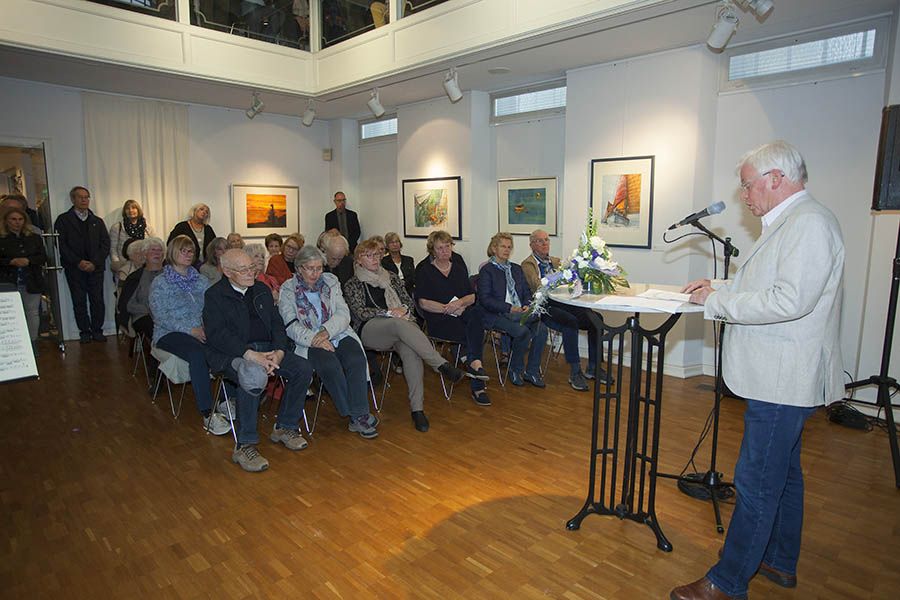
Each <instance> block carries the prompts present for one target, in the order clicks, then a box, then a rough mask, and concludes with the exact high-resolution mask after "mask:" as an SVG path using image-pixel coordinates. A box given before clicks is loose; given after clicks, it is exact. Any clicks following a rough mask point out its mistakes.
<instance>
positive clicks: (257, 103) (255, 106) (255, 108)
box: [244, 92, 266, 119]
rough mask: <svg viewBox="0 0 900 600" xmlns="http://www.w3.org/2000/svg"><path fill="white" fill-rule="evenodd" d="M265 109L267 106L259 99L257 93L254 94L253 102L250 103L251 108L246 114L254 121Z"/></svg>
mask: <svg viewBox="0 0 900 600" xmlns="http://www.w3.org/2000/svg"><path fill="white" fill-rule="evenodd" d="M265 107H266V105H265V104H263V101H262V100H260V99H259V94H258V93H257V92H253V101H252V102H251V103H250V108H248V109H247V110H246V111H244V114H245V115H247V118H248V119H252V118H253V117H255V116H256V115H258V114H259V113H261V112H262V111H263V109H264V108H265Z"/></svg>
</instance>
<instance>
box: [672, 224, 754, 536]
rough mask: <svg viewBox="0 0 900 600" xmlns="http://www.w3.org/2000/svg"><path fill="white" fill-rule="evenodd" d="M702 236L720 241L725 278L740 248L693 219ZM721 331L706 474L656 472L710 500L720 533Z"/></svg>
mask: <svg viewBox="0 0 900 600" xmlns="http://www.w3.org/2000/svg"><path fill="white" fill-rule="evenodd" d="M691 225H692V226H694V227H696V228H697V229H699V230H700V231H702V232H703V233H704V235H706V237H708V238H709V239H711V240H713V241H716V242H719V243H720V244H722V246H723V249H724V254H725V275H724V277H723V279H726V280H727V279H728V270H729V268H730V266H731V257H733V256H735V257H736V256H738V254H739V253H740V251H739V250H738V249H737V248H735V247H734V246H733V245H732V243H731V238H730V237H726V238H725V239H724V240H723V239H722V238H720V237H719V236H718V235H716V234H715V233H713V232H712V231H710V230H709V229H707V228H706V227H705V226H704V225H703V224H702V223H700V222H698V221H694V222H693V223H691ZM724 334H725V323H719V336H718V343H717V344H716V348H715V353H716V383H715V394H714V395H715V401H714V404H713V426H712V448H711V450H710V457H709V470H708V471H706V473H703V474H699V473H689V474H687V475H681V476H676V475H668V474H660V475H659V476H660V477H669V478H672V479H677V480H678V489H679V490H681V492H683V493H685V494H687V495H688V496H691V497H692V498H698V499H701V500H706V499H707V498H708V499H710V500H712V505H713V512H714V513H715V518H716V531H717V532H718V533H724V532H725V528H724V527H723V526H722V514H721V512H720V510H719V499H720V498H722V499H724V498H730V497H731V496H733V495H734V492H733V491H732V488H733V487H734V483H731V482H729V481H724V480H723V479H722V477H723V474H722V473H720V472H718V471H717V470H716V455H717V454H718V446H719V408H720V406H721V404H722V396H723V395H724V393H723V390H724V388H725V382H724V380H723V379H722V339H723V338H722V336H723V335H724Z"/></svg>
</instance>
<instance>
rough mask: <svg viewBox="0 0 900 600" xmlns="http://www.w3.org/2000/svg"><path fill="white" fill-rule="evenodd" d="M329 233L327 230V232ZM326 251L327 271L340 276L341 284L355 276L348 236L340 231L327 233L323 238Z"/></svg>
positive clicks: (324, 250)
mask: <svg viewBox="0 0 900 600" xmlns="http://www.w3.org/2000/svg"><path fill="white" fill-rule="evenodd" d="M326 233H327V232H326ZM322 245H323V246H324V249H323V252H324V253H325V272H326V273H331V274H332V275H334V276H335V277H337V278H338V281H340V282H341V285H344V284H346V283H347V281H349V280H350V278H351V277H353V258H352V257H351V256H350V254H349V253H350V244H349V243H347V238H345V237H344V236H342V235H341V234H339V233H332V234H327V235H325V237H323V238H322Z"/></svg>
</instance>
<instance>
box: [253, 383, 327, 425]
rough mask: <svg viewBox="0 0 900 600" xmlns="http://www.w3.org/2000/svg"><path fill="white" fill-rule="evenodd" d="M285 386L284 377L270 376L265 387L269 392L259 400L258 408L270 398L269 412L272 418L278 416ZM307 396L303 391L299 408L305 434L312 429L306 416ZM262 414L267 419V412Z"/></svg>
mask: <svg viewBox="0 0 900 600" xmlns="http://www.w3.org/2000/svg"><path fill="white" fill-rule="evenodd" d="M286 387H287V385H286V384H285V383H284V377H282V376H281V375H273V376H272V377H271V378H270V383H269V386H268V387H266V390H267V391H268V390H270V389H271V393H270V394H267V395H264V396H263V398H262V400H260V401H259V406H260V408H262V405H263V404H264V403H265V402H266V401H269V399H270V398H271V402H270V404H271V414H272V419H273V420H275V419H277V418H278V417H277V415H278V405H279V404H281V399H282V398H283V397H284V390H285V388H286ZM279 391H280V392H281V393H280V394H279V393H278V392H279ZM307 398H308V396H307V395H306V391H304V392H303V407H302V408H301V409H300V415H301V416H302V417H303V430H304V431H306V433H307V434H310V435H311V434H312V431H311V430H310V428H309V419H308V418H307V416H306V400H307ZM263 416H264V418H265V419H266V420H268V419H269V417H268V415H267V414H265V413H264V414H263ZM313 427H314V428H315V425H313Z"/></svg>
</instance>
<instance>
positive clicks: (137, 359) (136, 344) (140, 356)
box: [126, 319, 153, 387]
mask: <svg viewBox="0 0 900 600" xmlns="http://www.w3.org/2000/svg"><path fill="white" fill-rule="evenodd" d="M126 335H127V336H128V337H129V338H131V339H132V346H131V354H132V355H134V366H133V367H132V369H131V376H132V377H137V370H138V366H139V365H141V364H143V365H144V375H146V377H147V387H150V386H151V385H152V383H153V382H151V381H150V369H148V368H147V351H146V350H144V340H145V339H146V338H145V337H144V334H142V333H137V332H136V331H135V330H134V328H133V327H132V326H131V319H129V320H128V331H127V334H126Z"/></svg>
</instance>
